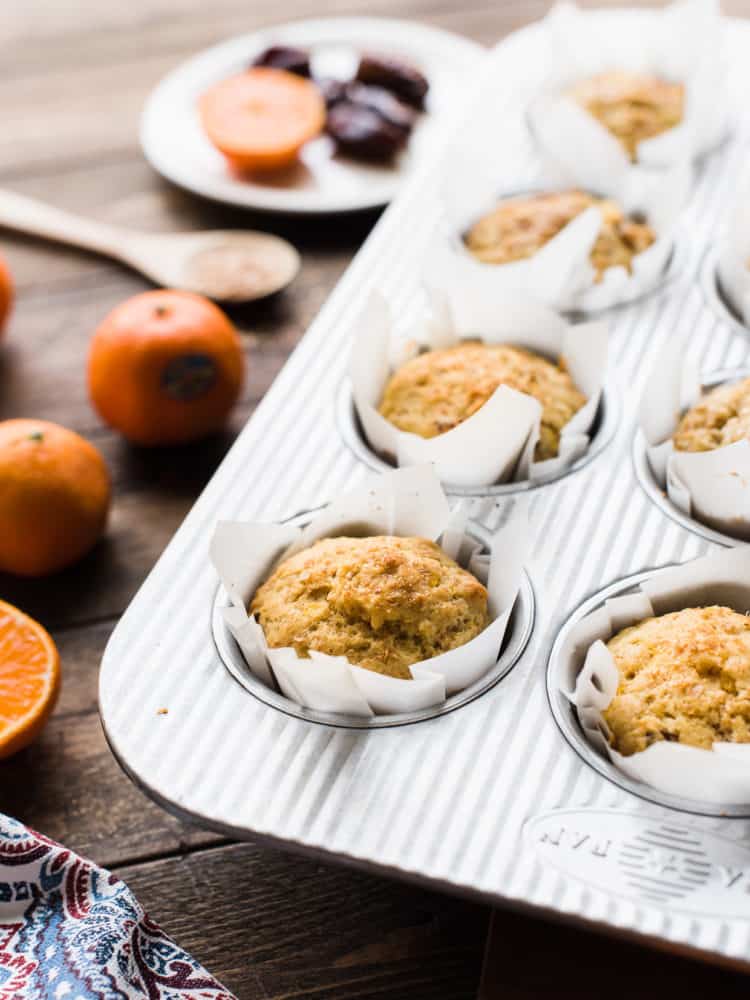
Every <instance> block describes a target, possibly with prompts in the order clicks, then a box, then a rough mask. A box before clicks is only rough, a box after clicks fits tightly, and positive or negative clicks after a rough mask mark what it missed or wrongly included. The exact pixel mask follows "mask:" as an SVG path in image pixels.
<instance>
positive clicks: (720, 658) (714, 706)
mask: <svg viewBox="0 0 750 1000" xmlns="http://www.w3.org/2000/svg"><path fill="white" fill-rule="evenodd" d="M607 648H608V649H609V651H610V653H611V654H612V657H613V659H614V661H615V664H616V666H617V669H618V671H619V673H620V682H619V686H618V688H617V693H616V695H615V697H614V698H613V700H612V702H611V703H610V704H609V706H608V707H607V709H606V710H605V711H604V713H603V714H604V720H605V722H606V723H607V725H608V726H609V729H610V732H611V744H612V746H613V747H614V749H615V750H618V751H619V752H620V753H622V754H624V755H626V756H627V755H630V754H633V753H636V752H638V751H640V750H645V749H646V748H647V747H648V746H650V745H651V744H652V743H655V742H657V741H659V740H669V741H673V742H679V743H685V744H688V745H690V746H695V747H704V748H708V749H710V747H711V745H712V744H713V743H714V742H730V743H748V742H750V618H748V617H747V616H746V615H743V614H739V613H738V612H737V611H733V610H732V609H731V608H727V607H722V606H719V605H714V606H711V607H704V608H685V609H684V610H683V611H674V612H671V613H670V614H665V615H659V616H658V617H655V618H647V619H646V620H645V621H642V622H640V623H639V624H637V625H633V626H631V627H629V628H626V629H623V630H622V631H621V632H618V633H617V635H615V636H614V637H613V638H612V639H610V640H609V642H608V643H607Z"/></svg>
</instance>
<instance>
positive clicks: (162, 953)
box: [0, 813, 235, 1000]
mask: <svg viewBox="0 0 750 1000" xmlns="http://www.w3.org/2000/svg"><path fill="white" fill-rule="evenodd" d="M105 998H106V1000H235V998H234V997H233V995H232V994H231V993H229V992H228V991H227V990H225V989H224V987H223V986H222V985H221V983H219V982H217V980H216V979H214V978H213V976H211V975H209V974H208V973H207V972H206V971H205V969H203V968H202V967H201V966H200V965H199V964H198V963H197V962H196V961H195V960H194V959H193V958H191V957H190V955H188V954H187V953H186V952H184V951H183V950H182V948H179V947H178V946H177V945H176V944H175V943H174V942H173V941H171V940H170V939H169V938H168V937H167V935H166V934H165V933H164V932H163V931H162V930H161V929H160V928H159V927H158V926H157V925H156V924H155V923H153V921H151V920H150V919H149V917H148V916H147V915H146V914H145V913H144V911H143V909H142V907H141V905H140V904H139V903H138V901H137V900H136V899H135V897H134V896H133V894H132V893H131V892H130V890H129V889H128V887H127V886H126V885H125V883H124V882H122V881H121V880H120V879H119V878H117V877H116V876H114V875H112V874H110V873H109V872H107V871H105V870H104V869H102V868H98V867H97V866H96V865H94V864H92V863H91V862H89V861H84V860H83V858H80V857H78V855H76V854H74V853H73V852H72V851H68V850H66V849H65V848H64V847H61V846H60V845H59V844H56V843H55V842H54V841H53V840H48V839H47V838H46V837H42V836H41V835H40V834H38V833H34V831H33V830H30V829H29V828H28V827H26V826H24V825H23V824H22V823H19V822H18V821H17V820H14V819H10V817H8V816H3V815H2V814H1V813H0V1000H105Z"/></svg>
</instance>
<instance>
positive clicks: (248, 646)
mask: <svg viewBox="0 0 750 1000" xmlns="http://www.w3.org/2000/svg"><path fill="white" fill-rule="evenodd" d="M466 521H467V517H466V513H465V511H464V509H463V507H462V506H460V505H459V506H458V507H457V508H455V509H454V510H453V511H452V512H451V509H450V508H449V506H448V501H447V499H446V497H445V494H444V493H443V491H442V488H441V486H440V483H439V481H438V478H437V476H436V475H435V472H434V471H433V469H432V468H430V467H429V466H418V467H414V468H410V469H400V470H397V471H394V472H392V473H386V474H385V475H382V476H378V477H375V478H373V479H372V480H371V481H370V482H369V483H368V484H367V485H366V486H364V487H362V488H361V489H359V490H356V491H354V492H352V493H349V494H347V495H345V496H342V497H340V498H339V499H338V500H335V501H334V502H333V503H331V504H330V505H329V506H328V507H326V508H325V510H324V511H323V512H322V513H320V514H319V515H318V516H317V517H315V518H313V519H312V520H311V522H310V523H309V524H308V525H307V526H306V527H305V528H298V527H293V526H290V525H274V524H264V523H254V522H228V521H224V522H220V523H219V524H218V525H217V526H216V530H215V532H214V535H213V538H212V540H211V546H210V554H211V560H212V562H213V564H214V566H215V568H216V570H217V572H218V574H219V577H220V578H221V581H222V583H223V585H224V588H225V590H226V592H227V594H228V595H229V598H230V600H231V606H230V607H228V608H226V609H225V621H226V623H227V626H228V628H229V630H230V631H231V633H232V635H233V636H234V638H235V639H236V641H237V644H238V646H239V648H240V650H241V651H242V654H243V656H244V658H245V661H246V662H247V664H248V666H249V667H250V670H251V671H252V672H253V674H254V675H255V676H256V677H257V678H258V679H259V680H261V681H262V682H263V683H264V684H267V685H269V686H272V687H273V686H275V685H276V684H278V687H279V689H280V690H281V692H282V693H283V694H284V695H286V697H287V698H289V699H291V700H292V701H294V702H296V703H297V704H299V705H302V706H304V707H306V708H311V709H314V710H316V711H320V712H333V713H338V714H343V715H354V716H364V717H371V716H373V715H390V714H398V713H403V712H415V711H418V710H420V709H424V708H428V707H430V706H433V705H439V704H440V703H441V702H443V701H445V698H446V696H447V695H450V694H454V693H456V692H458V691H461V690H463V688H465V687H468V686H469V685H470V684H473V683H474V682H475V681H477V680H479V679H480V678H481V677H482V676H483V675H484V674H485V673H486V672H487V671H488V670H489V669H490V668H491V667H492V666H494V664H495V663H496V661H497V658H498V654H499V652H500V648H501V646H502V642H503V638H504V636H505V631H506V628H507V625H508V621H509V619H510V614H511V611H512V609H513V605H514V602H515V600H516V596H517V594H518V589H519V586H520V583H521V575H522V570H523V564H524V562H525V560H526V556H527V551H528V528H527V523H526V515H525V511H522V510H519V511H518V513H517V514H516V516H512V517H511V518H510V519H509V521H508V522H507V523H506V524H505V525H504V527H503V528H501V529H500V530H499V531H498V532H497V533H496V534H495V535H494V537H493V538H492V541H491V544H490V551H489V555H486V556H485V555H481V554H480V550H481V548H482V546H481V545H480V544H479V543H478V542H477V541H476V540H475V539H473V538H472V537H471V536H470V535H468V534H467V531H466ZM374 534H377V535H380V534H384V535H404V536H417V537H420V538H429V539H431V540H433V541H438V542H439V544H440V546H441V548H442V549H443V551H444V552H446V553H447V554H448V555H449V556H451V558H453V559H455V560H456V562H458V563H459V564H460V565H461V566H463V567H464V568H465V569H467V570H469V572H471V573H473V574H474V575H475V576H476V577H477V578H478V579H479V580H481V581H482V582H483V583H484V584H485V586H486V587H487V591H488V608H489V612H490V617H491V622H490V624H489V625H488V626H487V628H486V629H484V631H483V632H481V633H480V634H479V635H478V636H476V637H475V638H474V639H472V640H471V641H470V642H467V643H466V644H465V645H463V646H460V647H458V648H457V649H453V650H450V651H449V652H447V653H443V654H442V655H440V656H435V657H432V658H431V659H429V660H424V661H422V662H421V663H417V664H414V665H413V666H412V667H411V673H412V677H413V680H404V679H401V678H394V677H387V676H385V675H383V674H378V673H375V672H374V671H372V670H365V669H364V668H362V667H358V666H355V665H354V664H351V663H350V662H349V661H348V660H347V659H346V658H345V657H343V656H328V655H326V654H324V653H317V652H312V653H311V656H310V659H302V658H300V657H298V656H297V654H296V652H295V651H294V650H293V649H289V648H276V649H272V648H271V647H269V646H268V644H267V643H266V640H265V636H264V634H263V629H262V628H261V626H260V625H259V624H258V622H257V621H256V619H255V616H254V615H248V613H247V610H246V609H247V607H248V605H249V604H250V601H251V599H252V596H253V594H254V593H255V591H256V590H257V589H258V587H259V585H260V584H261V583H262V582H263V580H265V579H266V578H267V577H268V575H269V574H270V572H271V570H272V569H273V568H274V566H275V565H276V564H277V563H278V562H279V561H281V560H282V559H286V558H288V557H289V556H290V555H292V554H294V553H295V552H298V551H300V550H301V549H304V548H307V547H308V546H310V545H311V544H312V543H313V542H314V541H316V540H317V539H319V538H325V537H335V536H337V535H356V536H365V535H374ZM311 661H312V662H311Z"/></svg>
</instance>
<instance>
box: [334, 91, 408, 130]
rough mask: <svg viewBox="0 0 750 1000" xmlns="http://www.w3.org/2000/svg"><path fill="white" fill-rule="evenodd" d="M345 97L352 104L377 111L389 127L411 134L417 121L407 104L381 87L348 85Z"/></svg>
mask: <svg viewBox="0 0 750 1000" xmlns="http://www.w3.org/2000/svg"><path fill="white" fill-rule="evenodd" d="M346 97H347V99H348V100H349V101H351V102H352V104H359V105H361V106H362V107H363V108H370V109H371V110H372V111H377V113H378V114H379V115H380V116H381V118H385V120H386V121H387V122H389V123H390V124H391V125H395V126H396V128H400V129H403V130H404V131H405V132H406V133H409V132H411V130H412V128H413V127H414V123H415V122H416V120H417V112H416V111H415V110H414V109H413V108H410V107H409V105H408V104H404V103H403V102H402V101H399V99H398V98H397V97H394V95H393V94H392V93H391V92H390V91H389V90H385V89H384V88H383V87H370V86H368V85H367V84H365V83H356V82H355V83H350V84H349V85H348V86H347V88H346Z"/></svg>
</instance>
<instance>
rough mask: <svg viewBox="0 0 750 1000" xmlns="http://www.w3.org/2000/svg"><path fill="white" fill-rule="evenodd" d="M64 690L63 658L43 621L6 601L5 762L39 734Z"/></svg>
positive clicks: (0, 712) (0, 725)
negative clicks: (61, 689)
mask: <svg viewBox="0 0 750 1000" xmlns="http://www.w3.org/2000/svg"><path fill="white" fill-rule="evenodd" d="M59 690H60V656H59V654H58V652H57V647H56V646H55V644H54V642H53V641H52V637H51V636H50V635H49V633H48V632H47V631H46V629H44V628H42V626H41V625H40V624H39V622H35V621H34V619H33V618H29V616H28V615H25V614H24V613H23V612H22V611H19V610H18V608H14V607H13V605H12V604H6V603H5V601H0V760H2V759H3V758H5V757H10V756H11V754H14V753H17V752H18V751H19V750H22V749H23V748H24V747H26V746H28V745H29V743H31V742H32V741H33V740H35V739H36V738H37V736H38V735H39V733H40V732H41V731H42V729H43V727H44V724H45V722H46V721H47V719H48V718H49V714H50V712H51V711H52V709H53V708H54V707H55V702H56V701H57V695H58V692H59Z"/></svg>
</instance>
